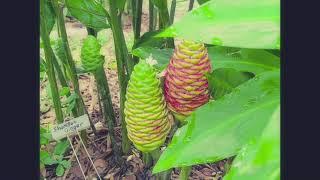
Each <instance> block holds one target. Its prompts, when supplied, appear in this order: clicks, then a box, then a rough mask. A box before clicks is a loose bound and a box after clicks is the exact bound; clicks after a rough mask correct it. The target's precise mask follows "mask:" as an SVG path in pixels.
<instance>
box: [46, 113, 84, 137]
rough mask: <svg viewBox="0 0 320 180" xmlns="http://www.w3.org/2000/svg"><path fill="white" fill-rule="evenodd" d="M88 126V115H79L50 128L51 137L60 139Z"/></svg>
mask: <svg viewBox="0 0 320 180" xmlns="http://www.w3.org/2000/svg"><path fill="white" fill-rule="evenodd" d="M89 127H90V122H89V117H88V115H86V114H85V115H83V116H79V117H77V118H74V119H71V120H69V121H66V122H64V123H61V124H58V125H57V126H55V127H53V128H52V131H51V134H52V138H53V139H55V140H60V139H62V138H65V137H67V136H69V135H73V134H77V132H78V131H82V130H84V129H87V128H89Z"/></svg>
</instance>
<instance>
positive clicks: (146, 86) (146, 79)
mask: <svg viewBox="0 0 320 180" xmlns="http://www.w3.org/2000/svg"><path fill="white" fill-rule="evenodd" d="M124 113H125V121H126V123H127V130H128V137H129V139H130V140H131V141H132V142H133V144H134V145H135V147H136V148H137V149H138V150H140V151H142V152H150V151H153V150H155V149H156V148H158V147H159V146H161V145H162V144H163V143H164V141H165V140H166V136H167V134H168V133H169V130H170V128H171V124H170V122H169V119H168V110H167V109H166V103H165V100H164V96H163V93H162V89H161V88H160V80H159V79H158V78H157V77H156V72H155V70H154V69H153V67H152V66H151V65H149V64H147V63H146V62H145V61H144V60H140V62H139V63H138V64H137V65H135V67H134V70H133V72H132V74H131V77H130V80H129V82H128V88H127V94H126V102H125V109H124Z"/></svg>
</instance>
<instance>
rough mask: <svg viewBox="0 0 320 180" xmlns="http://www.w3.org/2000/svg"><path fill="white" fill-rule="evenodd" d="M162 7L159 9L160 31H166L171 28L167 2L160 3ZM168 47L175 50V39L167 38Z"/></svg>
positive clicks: (164, 0)
mask: <svg viewBox="0 0 320 180" xmlns="http://www.w3.org/2000/svg"><path fill="white" fill-rule="evenodd" d="M160 2H161V5H160V6H161V7H162V8H160V9H159V29H165V28H167V27H169V26H170V16H169V11H168V4H167V1H166V0H163V1H160ZM166 47H168V48H174V40H173V38H167V42H166Z"/></svg>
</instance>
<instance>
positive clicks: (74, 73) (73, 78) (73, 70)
mask: <svg viewBox="0 0 320 180" xmlns="http://www.w3.org/2000/svg"><path fill="white" fill-rule="evenodd" d="M52 4H53V8H54V10H55V12H56V15H57V26H59V29H60V35H61V39H62V42H63V43H62V44H63V48H64V50H65V52H66V57H67V62H68V65H69V67H70V70H71V74H70V75H71V81H72V84H73V88H74V91H75V93H77V94H78V95H79V97H81V93H80V88H79V82H78V76H77V71H76V66H75V63H74V61H73V58H72V54H71V50H70V47H69V43H68V36H67V32H66V27H65V22H64V17H63V11H62V8H61V7H59V5H58V0H53V1H52ZM76 104H77V108H78V112H79V114H78V115H79V116H81V115H83V114H84V107H83V105H82V103H81V102H80V100H78V99H77V100H76Z"/></svg>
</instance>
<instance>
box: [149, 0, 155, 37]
mask: <svg viewBox="0 0 320 180" xmlns="http://www.w3.org/2000/svg"><path fill="white" fill-rule="evenodd" d="M154 9H155V8H154V5H153V3H152V0H149V31H154Z"/></svg>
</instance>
